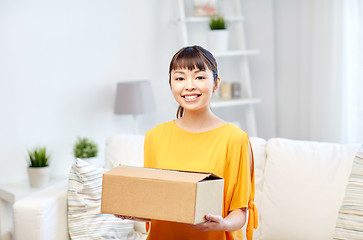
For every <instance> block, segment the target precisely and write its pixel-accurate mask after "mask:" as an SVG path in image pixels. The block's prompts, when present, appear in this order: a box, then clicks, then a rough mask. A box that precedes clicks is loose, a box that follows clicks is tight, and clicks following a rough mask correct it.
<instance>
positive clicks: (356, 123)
mask: <svg viewBox="0 0 363 240" xmlns="http://www.w3.org/2000/svg"><path fill="white" fill-rule="evenodd" d="M343 3H344V4H343V6H342V15H343V16H342V29H343V35H342V36H343V39H342V75H341V79H342V92H343V98H342V99H343V100H342V102H343V118H342V128H341V130H342V133H341V136H342V140H343V142H348V143H351V142H360V143H363V1H361V0H349V1H343Z"/></svg>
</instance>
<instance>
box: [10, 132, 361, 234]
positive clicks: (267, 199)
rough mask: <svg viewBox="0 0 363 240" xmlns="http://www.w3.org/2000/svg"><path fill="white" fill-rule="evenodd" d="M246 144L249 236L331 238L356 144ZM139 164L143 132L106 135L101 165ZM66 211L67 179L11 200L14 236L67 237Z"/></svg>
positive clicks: (275, 141)
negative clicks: (252, 226)
mask: <svg viewBox="0 0 363 240" xmlns="http://www.w3.org/2000/svg"><path fill="white" fill-rule="evenodd" d="M251 143H252V146H253V151H254V157H255V169H256V199H255V202H256V205H257V208H258V214H259V227H258V229H257V230H255V233H254V239H268V240H271V239H279V240H281V239H289V240H290V239H294V240H296V239H310V240H311V239H319V240H324V239H332V237H333V234H334V229H335V224H336V219H337V216H338V212H339V209H340V206H341V203H342V201H343V198H344V193H345V187H346V184H347V182H348V178H349V174H350V171H351V167H352V162H353V159H354V156H355V154H356V152H357V151H358V149H359V147H360V145H340V144H333V143H322V142H309V141H294V140H288V139H281V138H272V139H269V140H268V141H265V140H264V139H261V138H251ZM142 163H143V136H136V135H116V136H112V137H109V138H108V139H107V141H106V149H105V167H106V168H112V167H115V166H117V165H118V164H126V165H135V166H142ZM66 209H67V181H64V182H63V183H61V184H58V185H57V186H53V187H50V188H47V189H44V190H42V191H41V192H38V193H35V194H33V195H31V196H28V197H26V198H24V199H22V200H20V201H18V202H16V204H15V205H14V232H15V239H17V240H25V239H26V240H42V239H44V240H45V239H46V240H49V239H52V240H58V239H59V240H64V239H69V236H68V229H67V211H66ZM137 226H140V225H137Z"/></svg>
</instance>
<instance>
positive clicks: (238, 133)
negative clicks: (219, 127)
mask: <svg viewBox="0 0 363 240" xmlns="http://www.w3.org/2000/svg"><path fill="white" fill-rule="evenodd" d="M224 133H225V134H227V135H228V137H229V138H230V139H233V140H248V134H247V133H246V132H244V131H243V130H242V129H240V128H239V127H237V126H236V125H234V124H232V123H228V124H227V126H226V131H224Z"/></svg>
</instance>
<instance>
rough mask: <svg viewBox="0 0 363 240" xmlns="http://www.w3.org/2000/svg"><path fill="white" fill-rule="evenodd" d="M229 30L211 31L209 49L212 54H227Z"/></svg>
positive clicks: (209, 33)
mask: <svg viewBox="0 0 363 240" xmlns="http://www.w3.org/2000/svg"><path fill="white" fill-rule="evenodd" d="M228 40H229V35H228V30H227V29H219V30H210V31H209V32H208V47H209V50H210V51H212V52H225V51H227V50H228Z"/></svg>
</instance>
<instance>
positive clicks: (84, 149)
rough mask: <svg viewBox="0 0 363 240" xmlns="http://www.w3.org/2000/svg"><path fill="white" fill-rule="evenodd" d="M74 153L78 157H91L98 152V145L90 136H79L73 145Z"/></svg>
mask: <svg viewBox="0 0 363 240" xmlns="http://www.w3.org/2000/svg"><path fill="white" fill-rule="evenodd" d="M73 154H74V157H76V158H91V157H96V156H97V154H98V146H97V144H96V143H95V142H93V141H91V140H89V139H88V138H80V137H79V138H78V139H77V141H76V143H75V144H74V147H73Z"/></svg>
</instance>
